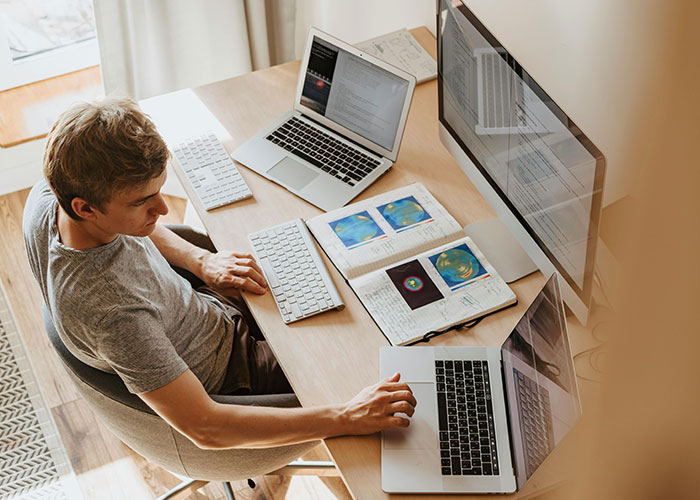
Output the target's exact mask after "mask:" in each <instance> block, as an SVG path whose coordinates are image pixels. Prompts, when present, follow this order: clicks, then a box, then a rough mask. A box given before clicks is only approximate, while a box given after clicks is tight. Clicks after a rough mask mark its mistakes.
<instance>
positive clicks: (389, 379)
mask: <svg viewBox="0 0 700 500" xmlns="http://www.w3.org/2000/svg"><path fill="white" fill-rule="evenodd" d="M400 378H401V374H400V373H399V372H396V373H394V374H393V375H392V376H391V377H387V378H385V379H384V380H382V381H381V382H380V384H389V383H392V382H398V381H399V379H400Z"/></svg>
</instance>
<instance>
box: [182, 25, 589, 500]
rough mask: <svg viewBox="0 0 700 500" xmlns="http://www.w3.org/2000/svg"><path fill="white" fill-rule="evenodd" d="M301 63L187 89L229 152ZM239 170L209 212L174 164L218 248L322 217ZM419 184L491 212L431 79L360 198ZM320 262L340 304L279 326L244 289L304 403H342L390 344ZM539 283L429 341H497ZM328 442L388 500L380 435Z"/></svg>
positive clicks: (272, 105)
mask: <svg viewBox="0 0 700 500" xmlns="http://www.w3.org/2000/svg"><path fill="white" fill-rule="evenodd" d="M414 35H415V36H416V37H417V38H418V40H419V41H420V42H421V43H422V44H423V46H424V47H426V49H427V50H428V51H429V52H430V53H431V54H432V55H433V57H435V55H436V54H435V53H436V46H435V39H434V38H433V37H432V35H431V34H430V32H429V31H428V30H427V29H425V28H421V29H418V30H414ZM298 69H299V63H298V62H293V63H288V64H283V65H280V66H276V67H273V68H269V69H266V70H263V71H257V72H254V73H250V74H247V75H244V76H241V77H237V78H233V79H229V80H225V81H222V82H217V83H214V84H210V85H206V86H202V87H199V88H196V89H194V92H195V93H196V95H197V96H198V97H199V99H201V101H202V102H203V103H204V104H205V105H206V106H207V108H208V109H209V110H210V111H211V112H212V113H214V115H216V117H217V118H218V120H219V121H220V122H221V123H222V124H223V126H224V127H225V128H226V129H227V130H228V132H229V133H230V135H231V137H232V139H231V140H230V141H225V142H224V145H225V146H226V148H227V149H228V150H229V151H233V150H234V149H235V148H236V147H237V146H238V145H239V144H241V143H243V142H244V141H245V140H247V139H248V138H250V137H251V136H253V135H254V134H255V133H257V132H258V131H259V130H260V129H261V128H263V127H264V126H265V125H267V124H268V123H269V122H270V121H272V120H273V119H275V118H276V117H277V116H278V115H280V114H281V113H283V112H284V111H286V110H288V109H290V108H291V107H292V105H293V95H294V89H295V85H296V78H297V74H298ZM240 169H241V172H242V175H243V177H244V178H245V180H246V182H247V183H248V185H249V186H250V188H251V190H252V191H253V194H254V198H253V199H250V200H247V201H244V202H238V203H236V204H234V205H230V206H227V207H222V208H220V209H216V210H213V211H211V212H206V211H205V210H204V208H203V207H202V205H201V204H200V202H199V201H198V200H197V197H196V196H195V195H194V193H193V191H192V189H191V187H190V186H189V184H188V183H187V182H185V180H184V175H183V173H182V172H181V170H180V169H179V168H177V167H176V169H175V170H176V172H177V174H178V175H179V176H180V178H181V179H182V180H183V182H182V184H183V185H184V186H185V190H186V191H187V194H188V195H189V197H190V199H191V200H193V203H194V206H195V208H196V210H197V212H198V214H199V215H200V217H201V219H202V221H203V223H204V225H205V227H206V229H207V230H208V232H209V234H210V236H211V238H212V240H213V241H214V243H215V245H216V246H217V248H222V249H223V248H226V249H238V250H250V245H249V244H248V241H247V234H248V233H250V232H253V231H256V230H259V229H262V228H265V227H268V226H271V225H274V224H278V223H281V222H284V221H287V220H290V219H293V218H296V217H302V218H304V219H307V218H309V217H312V216H315V215H317V214H319V213H320V210H319V209H317V208H316V207H314V206H312V205H310V204H308V203H307V202H305V201H303V200H301V199H300V198H297V197H296V196H294V195H292V194H291V193H289V192H288V191H286V190H285V189H284V188H282V187H280V186H278V185H276V184H274V183H272V182H270V181H268V180H267V179H265V178H263V177H261V176H259V175H257V174H255V173H254V172H252V171H251V170H248V169H246V168H245V167H240ZM416 181H420V182H422V183H423V184H424V185H425V186H426V187H427V188H428V189H429V190H430V191H431V192H432V193H433V195H434V196H435V197H436V198H437V199H438V200H439V201H440V202H441V203H442V204H443V205H444V206H445V207H446V208H447V210H448V211H449V212H450V213H451V214H452V215H453V216H454V217H455V218H456V219H457V220H458V221H459V222H460V223H461V224H466V223H468V222H472V221H476V220H480V219H484V218H488V217H493V216H494V213H493V211H492V210H491V208H490V207H489V205H488V204H487V203H486V202H485V201H484V200H483V198H482V197H481V195H480V194H479V193H478V191H477V190H476V189H475V188H474V187H473V186H472V184H471V183H470V182H469V180H468V179H467V177H466V176H465V175H464V173H463V172H462V171H461V170H460V169H459V167H458V166H457V164H456V163H455V162H454V161H453V159H452V158H451V156H450V155H449V154H448V153H447V152H446V150H445V149H444V148H443V146H442V144H441V143H440V140H439V138H438V124H437V82H436V81H432V82H428V83H425V84H422V85H419V86H418V87H416V92H415V96H414V98H413V104H412V106H411V111H410V114H409V118H408V123H407V126H406V132H405V135H404V138H403V143H402V146H401V153H400V155H399V158H398V161H397V162H396V164H395V166H394V167H393V168H392V169H391V170H390V171H389V172H388V173H387V174H386V175H385V176H384V177H382V178H381V179H379V180H378V181H377V182H376V183H375V184H373V185H372V186H371V187H370V188H369V189H367V190H366V191H365V192H364V193H362V195H360V197H359V198H358V200H359V199H364V198H367V197H370V196H373V195H376V194H379V193H382V192H385V191H388V190H391V189H394V188H397V187H400V186H405V185H406V184H409V183H411V182H416ZM326 265H327V267H328V268H329V270H330V271H331V275H332V277H333V279H334V281H335V284H336V286H337V287H338V289H339V291H340V294H341V295H342V297H343V300H344V301H345V303H346V305H347V307H346V308H345V309H344V310H343V311H341V312H330V313H325V314H321V315H319V316H315V317H312V318H309V319H306V320H304V321H301V322H298V323H294V324H292V325H289V326H286V325H285V324H284V323H283V322H282V319H281V317H280V314H279V312H278V310H277V307H276V305H275V303H274V300H273V298H272V296H271V294H269V293H268V294H266V295H264V296H253V295H246V301H247V303H248V305H249V306H250V309H251V311H252V312H253V315H254V316H255V319H256V321H257V322H258V324H259V325H260V327H261V329H262V331H263V332H264V333H265V336H266V338H267V339H268V341H269V343H270V345H271V346H272V349H273V351H274V353H275V355H276V356H277V358H278V359H279V361H280V363H281V364H282V366H283V367H284V370H285V372H286V374H287V376H288V378H289V380H290V382H291V384H292V386H293V387H294V390H295V391H296V393H297V395H298V396H299V399H300V401H301V402H302V404H303V405H304V406H312V405H320V404H325V403H330V402H341V401H346V400H348V399H350V398H351V397H353V396H354V395H355V394H356V393H357V392H358V391H359V390H360V389H362V388H363V387H365V386H367V385H370V384H372V383H374V382H376V381H377V379H378V374H379V366H378V360H379V347H381V346H386V345H388V341H387V340H386V339H385V338H384V336H383V335H382V334H381V333H380V332H379V330H378V329H377V327H376V326H375V324H374V322H373V321H372V319H371V318H370V317H369V315H368V314H367V313H366V311H365V309H364V308H363V306H362V305H361V304H360V302H359V301H358V299H357V297H356V296H355V295H354V293H353V292H352V290H351V289H350V288H349V287H348V286H347V284H346V283H345V282H344V281H343V280H342V278H341V275H340V274H339V273H338V272H337V271H336V270H335V268H334V267H333V265H332V264H331V263H330V261H329V260H327V259H326ZM543 283H544V279H543V276H542V275H541V274H540V273H536V274H534V275H530V276H528V277H526V278H524V279H522V280H520V281H518V282H517V283H515V284H514V285H513V286H512V287H513V290H514V291H515V293H516V294H517V296H518V299H519V303H518V304H517V305H516V306H515V307H512V308H509V309H507V310H505V311H502V312H499V313H497V314H494V315H492V316H490V317H488V318H486V319H485V320H484V321H482V322H481V323H480V324H479V325H478V326H477V327H476V328H474V329H472V330H468V331H456V332H450V333H446V334H444V335H442V336H440V337H438V338H436V339H434V340H433V341H431V344H433V345H437V344H440V345H500V344H501V343H502V342H503V340H504V339H505V337H506V336H507V335H508V334H509V333H510V331H511V330H512V328H513V326H514V325H515V323H516V321H517V320H518V319H519V318H520V316H521V315H522V314H523V311H524V310H525V309H526V308H527V306H528V305H529V303H530V301H531V300H532V298H533V297H534V296H535V294H536V293H537V292H538V291H539V289H540V288H541V286H542V285H543ZM574 343H575V341H574ZM574 352H577V349H576V346H574ZM326 445H327V447H328V449H329V451H330V453H331V455H332V457H333V459H334V461H335V462H336V464H337V465H338V467H339V469H340V471H341V473H342V475H343V478H344V480H345V481H346V484H347V485H348V488H349V489H350V491H351V492H352V494H353V495H354V496H355V497H356V498H358V499H363V500H364V499H369V498H388V495H387V494H386V493H384V492H382V490H381V481H380V439H379V435H378V434H377V435H372V436H364V437H343V438H334V439H329V440H326ZM548 468H550V467H549V464H547V467H543V470H541V471H539V472H538V473H537V474H536V476H535V477H534V478H533V480H532V481H530V483H529V484H528V486H527V488H526V489H525V490H524V492H521V495H520V496H522V495H529V494H531V493H532V492H533V491H535V490H539V489H540V488H542V487H543V486H546V485H548V484H551V483H552V482H553V481H552V480H551V479H550V478H551V477H554V476H556V474H554V472H552V473H551V474H548V472H547V469H548ZM553 470H554V469H553ZM420 498H422V499H426V498H430V497H428V496H424V495H423V496H420Z"/></svg>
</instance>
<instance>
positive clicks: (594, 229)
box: [438, 0, 604, 307]
mask: <svg viewBox="0 0 700 500" xmlns="http://www.w3.org/2000/svg"><path fill="white" fill-rule="evenodd" d="M438 34H439V36H438V40H439V43H438V92H439V108H440V111H439V117H440V123H441V125H442V126H443V127H444V128H445V129H446V130H447V132H448V133H449V134H450V136H451V137H452V138H453V139H454V141H455V142H456V143H457V144H458V145H459V147H460V148H461V149H462V151H463V152H464V153H465V154H466V155H467V156H468V158H469V159H470V160H471V163H473V165H474V167H475V168H476V169H477V170H478V172H479V174H480V175H481V176H483V177H484V178H485V180H486V181H487V183H488V186H489V187H490V189H491V190H492V192H493V193H495V195H496V196H497V197H498V199H499V200H500V202H502V204H503V206H505V210H507V211H509V212H510V213H512V214H513V215H514V216H515V218H516V219H517V222H518V223H519V224H521V225H522V227H523V228H524V229H525V231H526V232H527V234H528V235H529V237H530V238H532V240H534V242H535V243H536V245H537V247H539V249H541V251H542V252H543V253H544V255H545V256H546V259H548V260H549V261H550V262H551V263H552V264H553V265H554V268H555V269H556V270H557V271H558V272H559V273H560V275H561V276H562V277H563V278H564V280H566V283H567V284H568V285H569V286H570V287H571V288H572V289H573V290H574V292H575V293H576V294H577V295H578V296H579V298H580V299H581V300H582V301H583V302H584V303H585V304H586V307H587V304H588V303H589V299H590V293H591V285H592V273H593V258H594V255H595V244H596V239H597V234H598V219H599V216H600V204H601V199H602V197H601V194H602V183H603V176H604V159H603V156H602V154H601V153H600V151H598V149H597V148H596V147H595V146H594V145H593V144H592V143H591V142H590V141H589V140H588V139H587V138H586V136H585V135H583V133H582V132H581V131H580V130H579V129H578V127H576V125H575V124H574V123H573V122H572V121H571V120H570V119H569V118H568V117H567V116H566V114H565V113H564V112H563V111H562V110H561V109H560V108H559V107H558V106H557V105H556V104H555V103H554V101H553V100H552V99H551V98H550V97H549V96H548V95H547V94H546V93H545V92H544V91H543V90H542V88H540V86H539V85H538V84H537V83H536V82H535V81H534V80H533V78H532V77H531V76H530V75H529V74H528V73H527V71H525V70H524V69H523V68H522V66H520V64H518V62H517V61H516V60H515V59H514V58H513V57H512V56H511V55H510V54H509V53H508V51H507V50H506V49H505V48H504V47H503V46H502V45H501V44H500V43H499V42H498V41H497V40H496V39H495V38H494V37H493V35H491V33H489V32H488V30H486V28H485V27H484V26H483V25H482V24H481V23H480V22H479V20H478V19H477V18H476V16H475V15H474V14H473V13H472V12H471V11H470V10H469V9H468V8H467V7H465V6H464V5H463V4H462V3H461V2H459V1H457V0H441V2H440V4H439V11H438ZM463 168H464V167H463ZM482 192H483V191H482ZM485 196H486V195H485ZM489 201H491V200H489ZM492 204H493V203H492ZM497 212H498V210H497ZM521 244H522V243H521ZM531 258H533V260H535V262H536V263H538V262H537V260H536V259H535V258H534V257H533V256H532V255H531ZM538 266H540V267H542V266H541V265H540V264H539V263H538Z"/></svg>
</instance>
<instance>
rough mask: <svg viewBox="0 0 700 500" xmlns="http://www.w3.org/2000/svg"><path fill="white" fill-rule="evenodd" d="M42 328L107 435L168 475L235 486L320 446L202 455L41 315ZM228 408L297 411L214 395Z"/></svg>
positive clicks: (278, 397)
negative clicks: (70, 347) (86, 358)
mask: <svg viewBox="0 0 700 500" xmlns="http://www.w3.org/2000/svg"><path fill="white" fill-rule="evenodd" d="M43 319H44V326H45V328H46V333H47V335H48V337H49V340H50V342H51V345H52V346H53V348H54V350H55V351H56V353H57V354H58V356H59V358H60V359H61V361H62V363H63V365H64V367H65V368H66V370H67V372H68V375H69V376H70V378H71V379H72V380H73V383H74V384H75V385H76V387H77V389H78V392H80V394H81V396H82V397H83V398H84V399H85V400H86V401H87V403H88V404H89V406H90V408H91V409H92V410H93V411H94V412H95V413H96V414H97V415H98V416H99V417H100V418H101V419H102V420H103V421H104V422H105V424H106V425H107V426H108V427H109V428H110V430H111V431H112V432H113V433H114V434H115V435H116V436H117V437H119V439H121V440H122V441H123V442H124V443H125V444H127V445H128V446H129V447H130V448H132V449H133V450H135V451H136V452H137V453H139V454H141V455H142V456H144V457H145V458H146V459H148V460H149V461H151V462H153V463H155V464H156V465H159V466H161V467H163V468H165V469H167V470H169V471H171V472H174V473H177V474H181V475H186V476H189V477H191V478H194V479H202V480H208V481H236V480H240V479H247V478H251V477H255V476H258V475H260V474H265V473H267V472H270V471H273V470H275V469H278V468H280V467H283V466H284V465H286V464H288V463H289V462H291V461H292V460H295V459H296V458H298V457H300V456H301V455H303V454H304V453H306V452H307V451H308V450H310V449H312V448H313V447H314V446H316V445H317V444H318V442H309V443H303V444H298V445H292V446H280V447H275V448H266V449H237V450H233V449H232V450H202V449H200V448H198V447H197V446H195V445H194V444H193V443H192V442H191V441H190V440H189V439H187V438H186V437H184V436H183V435H182V434H180V433H179V432H177V431H176V430H175V429H173V428H172V427H171V426H170V425H169V424H168V423H167V422H166V421H165V420H163V419H162V418H161V417H160V416H158V415H157V414H156V413H155V412H154V411H153V410H152V409H151V408H150V407H149V406H148V405H146V403H144V402H143V400H142V399H141V398H139V397H138V396H137V395H135V394H131V393H130V392H129V391H128V390H127V388H126V386H125V385H124V382H123V381H122V380H121V378H119V376H118V375H114V374H111V373H106V372H103V371H101V370H97V369H95V368H92V367H91V366H88V365H86V364H85V363H83V362H82V361H80V360H79V359H77V358H76V357H75V356H74V355H73V354H72V353H71V352H70V351H69V350H68V349H67V348H66V346H65V344H64V343H63V341H62V340H61V337H60V335H59V333H58V331H57V330H56V328H55V327H54V324H53V321H52V319H51V316H50V314H49V312H48V311H47V309H46V308H44V309H43ZM212 398H213V399H215V400H216V401H218V402H221V403H226V404H240V405H258V406H280V407H289V406H298V405H299V402H298V400H297V399H296V397H295V396H294V395H293V394H275V395H265V396H221V395H212Z"/></svg>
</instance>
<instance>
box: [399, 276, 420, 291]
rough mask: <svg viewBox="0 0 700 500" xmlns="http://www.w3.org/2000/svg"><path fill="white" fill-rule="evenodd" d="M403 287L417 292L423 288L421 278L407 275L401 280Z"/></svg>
mask: <svg viewBox="0 0 700 500" xmlns="http://www.w3.org/2000/svg"><path fill="white" fill-rule="evenodd" d="M403 287H404V288H405V289H406V290H408V291H409V292H417V291H418V290H420V289H421V288H423V280H422V279H420V278H419V277H418V276H409V277H408V278H406V279H405V280H403Z"/></svg>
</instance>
